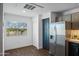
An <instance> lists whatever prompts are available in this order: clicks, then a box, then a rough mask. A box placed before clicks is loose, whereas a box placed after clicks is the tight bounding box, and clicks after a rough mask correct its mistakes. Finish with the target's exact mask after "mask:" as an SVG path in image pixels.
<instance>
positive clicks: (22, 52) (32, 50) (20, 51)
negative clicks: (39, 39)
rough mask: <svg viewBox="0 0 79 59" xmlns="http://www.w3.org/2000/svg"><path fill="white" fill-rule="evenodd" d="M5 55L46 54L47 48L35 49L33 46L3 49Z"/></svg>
mask: <svg viewBox="0 0 79 59" xmlns="http://www.w3.org/2000/svg"><path fill="white" fill-rule="evenodd" d="M5 56H48V50H46V49H40V50H37V49H36V48H35V47H34V46H28V47H23V48H17V49H12V50H8V51H5Z"/></svg>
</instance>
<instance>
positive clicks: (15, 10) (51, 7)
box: [3, 3, 79, 17]
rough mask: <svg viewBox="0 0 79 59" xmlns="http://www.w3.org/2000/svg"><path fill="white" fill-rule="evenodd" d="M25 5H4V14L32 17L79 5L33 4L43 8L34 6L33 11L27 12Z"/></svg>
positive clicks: (78, 5)
mask: <svg viewBox="0 0 79 59" xmlns="http://www.w3.org/2000/svg"><path fill="white" fill-rule="evenodd" d="M25 4H27V3H4V5H3V6H4V12H5V13H12V14H16V15H21V16H29V17H32V16H35V15H37V14H44V13H48V12H61V11H65V10H70V9H73V8H77V7H79V4H77V3H35V4H36V5H39V6H42V7H44V8H41V7H39V6H36V5H35V7H36V8H35V9H34V10H28V9H24V6H25Z"/></svg>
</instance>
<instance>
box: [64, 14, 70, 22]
mask: <svg viewBox="0 0 79 59" xmlns="http://www.w3.org/2000/svg"><path fill="white" fill-rule="evenodd" d="M63 21H71V14H69V15H64V16H63Z"/></svg>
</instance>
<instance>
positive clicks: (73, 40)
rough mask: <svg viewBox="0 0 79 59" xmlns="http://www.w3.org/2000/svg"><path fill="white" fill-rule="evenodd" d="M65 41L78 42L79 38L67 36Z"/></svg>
mask: <svg viewBox="0 0 79 59" xmlns="http://www.w3.org/2000/svg"><path fill="white" fill-rule="evenodd" d="M67 41H69V42H74V43H79V39H71V38H67Z"/></svg>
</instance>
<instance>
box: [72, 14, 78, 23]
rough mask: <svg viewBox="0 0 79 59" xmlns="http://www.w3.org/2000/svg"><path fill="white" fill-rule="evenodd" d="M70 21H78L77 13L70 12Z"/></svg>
mask: <svg viewBox="0 0 79 59" xmlns="http://www.w3.org/2000/svg"><path fill="white" fill-rule="evenodd" d="M72 22H79V13H74V14H72Z"/></svg>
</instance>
